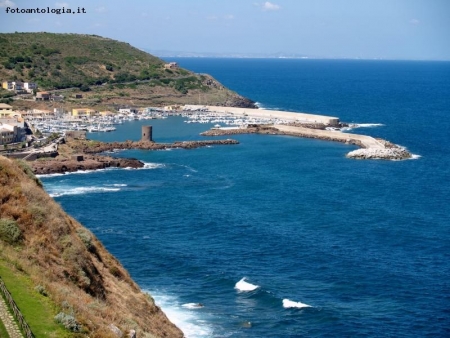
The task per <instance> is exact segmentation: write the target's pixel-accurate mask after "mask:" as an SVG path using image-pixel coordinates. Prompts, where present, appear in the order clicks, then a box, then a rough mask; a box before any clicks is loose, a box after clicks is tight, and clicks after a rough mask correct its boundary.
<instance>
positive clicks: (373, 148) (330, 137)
mask: <svg viewBox="0 0 450 338" xmlns="http://www.w3.org/2000/svg"><path fill="white" fill-rule="evenodd" d="M236 134H272V135H291V136H297V137H306V138H315V139H320V140H326V141H334V142H342V143H346V144H354V145H357V146H359V147H361V149H358V150H354V151H351V152H349V153H348V154H347V157H348V158H355V159H384V160H404V159H409V158H412V154H411V153H409V152H408V151H407V150H406V149H405V148H403V147H401V146H398V145H396V144H393V143H390V142H388V141H386V140H382V139H376V138H373V137H371V136H367V135H358V134H351V133H343V132H341V131H339V130H325V129H319V128H306V127H301V126H298V125H295V126H294V125H282V124H276V125H249V126H248V127H247V128H223V129H222V128H213V129H211V130H208V131H206V132H204V133H202V134H201V135H203V136H219V135H236Z"/></svg>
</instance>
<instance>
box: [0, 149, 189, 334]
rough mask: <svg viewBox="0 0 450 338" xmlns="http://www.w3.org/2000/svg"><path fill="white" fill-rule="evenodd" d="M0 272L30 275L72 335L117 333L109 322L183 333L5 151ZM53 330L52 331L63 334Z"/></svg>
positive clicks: (0, 177)
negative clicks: (6, 156) (7, 156)
mask: <svg viewBox="0 0 450 338" xmlns="http://www.w3.org/2000/svg"><path fill="white" fill-rule="evenodd" d="M5 271H6V272H5ZM0 272H1V273H2V274H4V273H6V274H8V275H9V274H11V275H20V276H21V278H25V279H27V280H28V281H29V283H30V284H32V285H33V287H34V290H35V291H34V297H35V298H36V297H42V302H48V303H49V304H50V305H51V306H49V307H48V309H50V310H49V311H50V312H51V315H52V320H53V321H54V322H55V323H59V330H61V329H62V330H64V332H65V335H66V336H67V337H71V336H74V337H78V336H79V337H84V336H89V337H115V335H114V333H113V332H112V330H111V328H110V327H111V324H113V325H114V326H116V327H117V328H118V329H120V330H121V331H122V332H123V333H126V332H128V331H130V330H136V332H137V334H138V337H182V336H183V334H182V332H181V331H180V330H179V329H178V328H177V327H176V326H174V325H173V324H172V323H171V322H170V321H169V320H168V319H167V317H166V316H165V314H164V313H163V312H162V311H161V310H160V308H158V307H157V306H156V305H155V304H154V302H153V299H152V298H151V297H150V296H148V295H146V294H144V293H142V292H141V291H140V289H139V287H138V286H137V285H136V283H135V282H134V281H133V280H132V279H131V278H130V276H129V274H128V272H127V271H126V270H125V269H124V268H123V267H122V266H121V264H120V263H119V262H118V261H117V259H116V258H114V257H113V256H112V255H111V254H110V253H108V251H107V250H106V249H105V248H104V247H103V245H102V244H101V243H100V242H99V241H98V240H97V238H96V237H95V236H94V235H93V234H92V233H91V232H90V231H89V230H87V229H86V228H84V227H83V226H82V225H81V224H79V223H78V222H77V221H76V220H74V219H73V218H72V217H70V216H68V215H67V214H66V213H65V212H64V211H63V210H62V209H61V207H60V206H59V205H58V204H57V203H56V202H55V201H54V200H53V199H52V198H50V197H49V196H48V194H47V193H46V192H45V191H44V190H43V188H42V185H41V184H40V181H39V180H38V179H37V178H36V177H35V176H34V175H33V174H32V173H31V171H30V169H29V168H28V167H27V165H26V164H25V163H23V162H18V161H13V160H10V159H7V158H5V157H2V156H0ZM24 312H26V311H24ZM24 315H25V319H27V314H26V313H24ZM32 322H33V321H32V320H31V321H30V323H29V324H30V326H31V329H32V330H33V324H32ZM64 327H65V328H64ZM49 330H50V331H48V332H47V333H46V335H45V336H46V337H61V332H60V331H58V330H55V331H51V329H49Z"/></svg>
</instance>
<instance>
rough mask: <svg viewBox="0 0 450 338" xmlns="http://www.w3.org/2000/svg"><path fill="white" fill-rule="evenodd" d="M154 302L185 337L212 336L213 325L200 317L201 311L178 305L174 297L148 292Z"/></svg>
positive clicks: (200, 337)
mask: <svg viewBox="0 0 450 338" xmlns="http://www.w3.org/2000/svg"><path fill="white" fill-rule="evenodd" d="M147 292H149V293H150V295H151V296H152V297H153V299H154V300H155V303H156V304H157V305H158V306H159V307H160V308H161V309H162V310H163V312H164V313H165V314H166V315H167V317H168V318H169V319H170V321H171V322H172V323H174V324H175V325H176V326H178V327H179V328H180V329H181V331H183V333H184V336H185V337H186V338H203V337H212V336H213V332H214V330H213V327H212V325H211V324H209V323H208V322H207V321H205V320H204V319H202V318H201V314H202V311H200V312H198V311H192V308H190V307H188V306H184V305H188V304H197V305H198V303H187V304H184V305H180V303H179V302H178V300H177V298H176V297H173V296H169V295H164V294H159V293H157V292H150V291H147Z"/></svg>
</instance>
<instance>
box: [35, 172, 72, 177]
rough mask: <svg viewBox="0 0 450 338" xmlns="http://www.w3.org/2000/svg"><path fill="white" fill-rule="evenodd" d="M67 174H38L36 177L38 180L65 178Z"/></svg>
mask: <svg viewBox="0 0 450 338" xmlns="http://www.w3.org/2000/svg"><path fill="white" fill-rule="evenodd" d="M64 175H65V174H62V173H56V174H37V175H35V176H36V177H37V178H50V177H58V176H64Z"/></svg>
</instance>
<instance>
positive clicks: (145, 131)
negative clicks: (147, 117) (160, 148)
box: [141, 126, 153, 142]
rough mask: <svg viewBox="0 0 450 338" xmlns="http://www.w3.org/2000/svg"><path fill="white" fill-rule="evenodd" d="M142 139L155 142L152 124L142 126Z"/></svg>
mask: <svg viewBox="0 0 450 338" xmlns="http://www.w3.org/2000/svg"><path fill="white" fill-rule="evenodd" d="M141 141H150V142H153V139H152V126H142V138H141Z"/></svg>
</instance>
